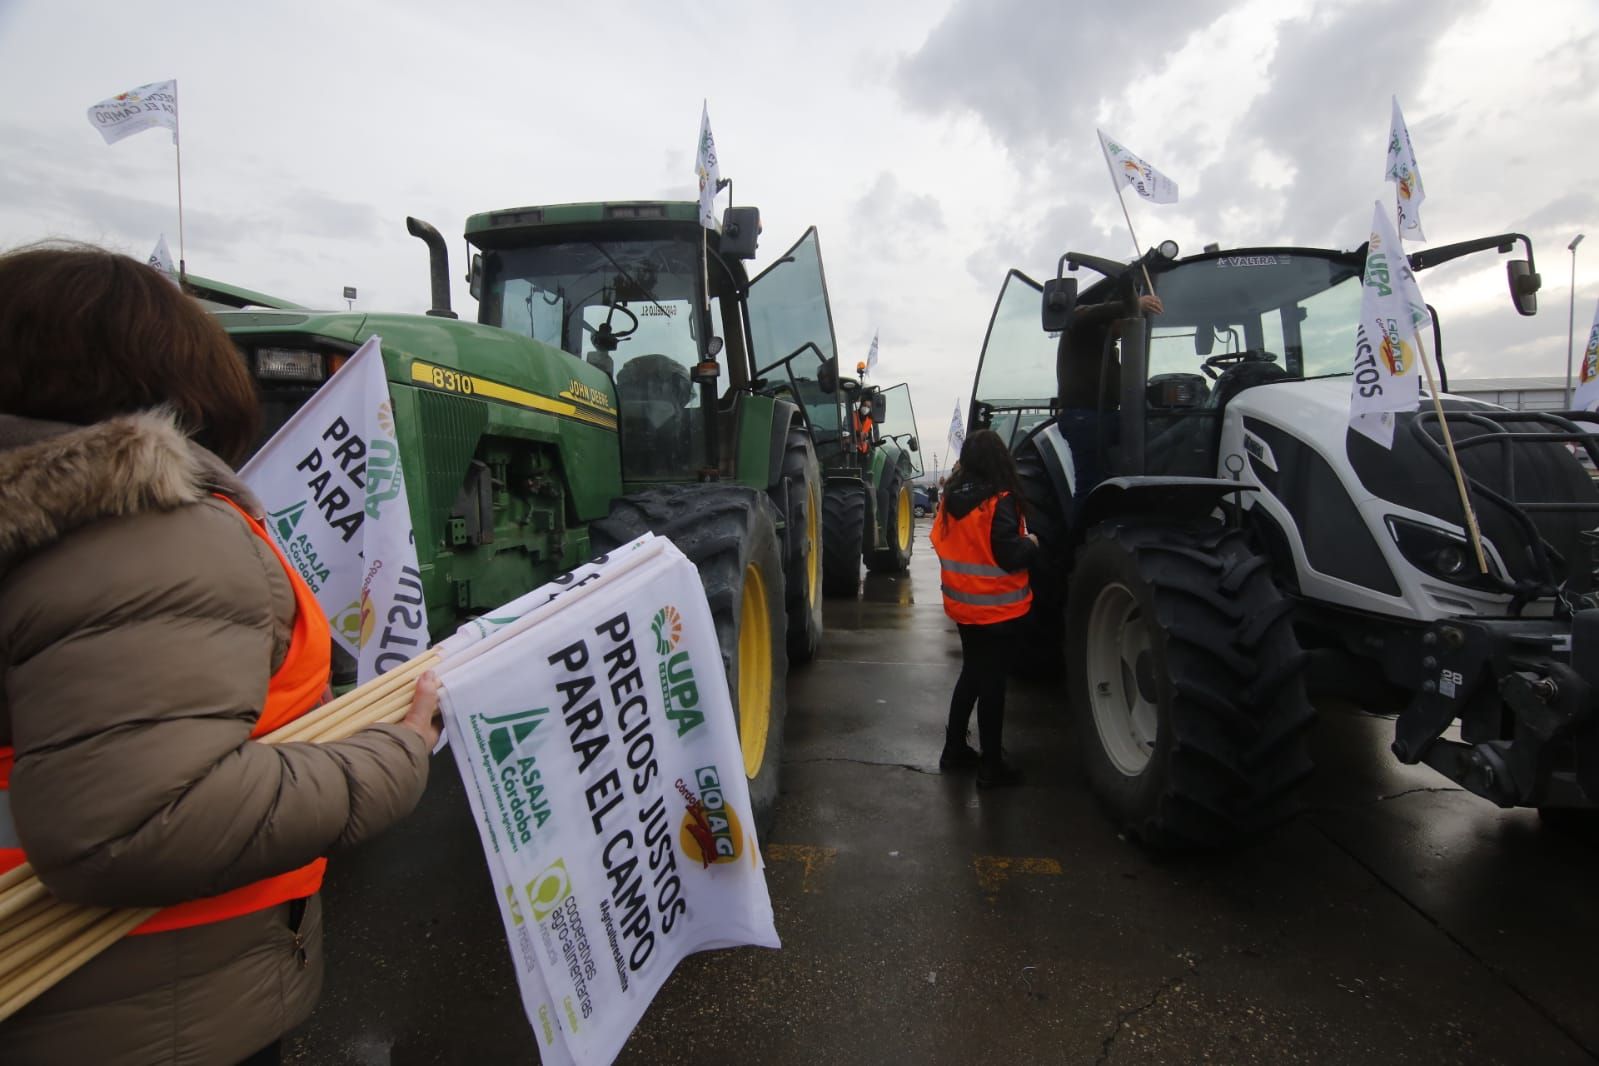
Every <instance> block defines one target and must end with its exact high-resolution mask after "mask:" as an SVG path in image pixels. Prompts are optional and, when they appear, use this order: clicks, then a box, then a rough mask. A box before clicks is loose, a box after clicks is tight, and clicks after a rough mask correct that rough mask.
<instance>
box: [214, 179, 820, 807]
mask: <svg viewBox="0 0 1599 1066" xmlns="http://www.w3.org/2000/svg"><path fill="white" fill-rule="evenodd" d="M408 226H409V229H410V231H411V233H412V234H414V235H416V236H418V237H420V238H422V239H423V240H424V241H426V242H427V244H428V247H429V251H430V258H431V267H432V290H433V297H432V305H433V306H432V310H430V311H429V312H428V314H427V315H426V316H422V315H397V314H368V313H361V312H313V311H306V310H303V309H300V310H278V311H269V310H249V311H233V312H221V313H219V319H220V320H221V322H222V323H223V325H224V327H225V328H226V329H227V330H228V332H229V333H230V334H231V335H232V337H233V339H234V341H235V342H236V343H237V344H238V345H239V347H240V348H241V350H242V351H243V352H244V354H245V356H246V358H247V359H248V360H249V362H250V366H251V368H252V370H253V371H254V373H255V377H256V379H257V381H258V383H259V385H260V389H261V393H262V396H263V404H264V407H265V410H266V415H267V419H266V420H267V423H268V427H269V429H270V428H275V427H276V426H277V425H280V424H281V423H282V422H283V421H284V420H285V419H286V418H287V417H288V416H289V415H290V414H291V413H292V412H293V411H294V410H296V409H298V407H299V406H300V405H301V404H303V403H304V402H305V400H306V399H307V398H309V396H310V395H312V394H313V393H314V392H315V390H316V389H317V388H318V387H320V385H321V383H322V382H323V381H324V380H325V379H326V377H327V376H329V375H330V374H331V373H332V372H333V370H334V369H336V367H337V366H338V365H339V364H340V363H341V362H342V361H343V360H344V359H345V358H347V357H348V355H349V354H350V353H351V352H353V351H354V350H355V349H356V348H357V347H358V346H359V345H360V344H361V343H362V342H363V341H364V340H366V339H367V338H368V337H370V336H372V335H374V334H376V335H379V336H381V337H382V339H383V359H384V364H385V367H386V370H387V374H388V380H389V392H390V397H391V399H392V401H393V405H394V412H395V422H396V428H397V432H398V436H399V441H400V449H401V460H402V463H403V465H404V469H405V474H406V480H407V482H408V485H409V495H410V501H411V512H412V523H413V526H414V528H415V531H416V539H417V552H418V557H419V561H420V563H421V570H422V579H423V587H424V592H425V596H426V600H427V607H428V615H429V621H430V624H431V626H432V628H433V631H434V635H435V636H437V635H440V634H442V633H445V632H448V631H451V630H453V629H454V628H455V627H456V626H457V625H458V624H460V622H461V621H463V620H464V619H466V618H470V617H472V616H474V615H477V614H480V613H482V612H484V611H487V610H490V609H492V608H494V607H496V606H498V605H499V604H501V603H504V602H506V601H507V600H510V599H512V598H513V597H515V596H517V595H519V594H520V593H522V592H525V591H527V590H529V589H531V588H534V587H536V586H537V585H539V584H541V583H543V582H544V581H546V580H548V579H550V578H552V577H554V576H555V575H557V574H559V573H561V572H563V571H565V570H567V569H569V568H571V567H572V566H574V565H576V564H578V563H580V562H582V561H584V560H586V559H589V558H591V557H593V556H595V555H597V554H599V553H601V552H604V551H606V550H608V549H610V548H614V547H616V546H617V545H619V544H621V543H623V542H625V541H627V540H630V539H632V538H633V537H635V536H637V535H638V534H640V533H643V532H645V531H646V530H649V531H653V532H656V533H658V534H662V535H664V536H667V537H669V538H671V539H672V540H673V541H674V542H675V543H676V544H677V546H678V547H679V548H681V549H682V550H683V552H684V553H685V554H686V555H687V556H688V557H689V558H690V559H692V560H693V561H694V562H695V564H696V565H697V566H698V567H699V570H700V573H701V577H702V580H703V582H704V585H705V591H706V595H707V597H708V598H709V601H710V606H711V611H712V614H713V616H714V618H715V622H716V630H717V636H718V639H719V641H720V643H721V648H722V656H723V661H724V663H725V665H726V668H727V675H728V682H729V689H730V691H731V692H732V696H733V702H734V706H735V710H736V713H737V719H738V726H739V736H740V742H741V745H742V748H743V755H744V766H745V772H746V773H747V775H748V776H749V779H750V792H751V798H752V800H753V803H754V806H755V813H756V821H757V824H758V826H759V827H760V829H761V830H762V831H765V830H766V829H767V828H769V826H770V824H771V819H772V812H773V807H774V804H775V801H776V797H777V784H778V767H779V763H780V761H781V749H782V736H783V725H784V718H785V709H786V694H785V685H784V678H785V675H786V673H787V668H788V665H789V664H790V663H791V662H803V661H804V660H806V659H808V658H810V657H811V656H812V655H813V654H814V653H815V650H816V647H817V643H818V641H819V640H820V637H821V633H822V602H821V596H822V590H821V584H822V582H821V548H822V533H821V503H822V497H823V480H822V473H821V467H820V465H819V463H818V460H817V456H816V446H815V443H814V434H815V430H814V429H813V426H812V423H811V420H810V419H809V417H808V415H807V412H806V410H805V408H804V407H803V406H802V405H801V404H800V403H799V402H796V400H795V398H794V397H793V396H792V394H791V392H790V389H789V387H788V385H787V384H786V383H785V382H775V383H774V382H772V381H769V380H767V379H765V378H764V377H763V375H764V374H766V372H767V371H762V372H761V373H757V372H756V369H757V367H761V366H766V367H768V369H769V368H770V367H771V366H773V365H791V364H792V363H794V362H796V361H799V360H807V361H808V363H809V366H810V369H811V373H812V375H813V380H814V381H815V383H816V389H817V391H818V394H819V397H821V398H825V397H827V396H829V395H830V394H831V392H832V391H834V390H836V388H837V381H838V373H837V365H836V359H835V355H834V350H833V340H832V323H831V318H830V315H829V313H828V310H827V306H828V305H827V293H826V287H825V282H824V280H823V277H822V273H821V262H820V259H819V258H816V257H813V258H812V260H811V262H810V263H809V264H799V265H796V264H795V263H794V262H791V261H789V260H781V261H780V263H779V266H777V267H774V268H773V269H772V270H770V271H768V272H767V274H766V275H763V276H762V278H759V279H757V280H756V281H754V282H751V280H750V279H749V277H748V275H747V273H746V271H745V268H744V263H745V261H746V260H748V259H751V258H753V257H754V255H755V247H756V237H757V235H758V233H759V232H760V217H759V212H758V211H757V210H756V209H755V208H753V207H736V208H730V209H728V210H727V212H726V214H725V216H724V218H723V223H722V228H721V231H720V232H719V233H718V232H712V231H708V230H705V229H703V228H702V227H701V226H700V225H699V222H698V205H697V204H694V203H661V202H629V203H592V204H565V205H558V206H547V207H518V208H512V209H509V210H504V211H492V212H487V213H483V214H478V215H473V216H472V217H471V218H470V219H469V220H468V222H467V225H466V239H467V241H468V243H469V244H470V245H471V246H472V247H473V248H474V249H475V253H474V254H473V256H472V260H471V267H470V275H469V281H470V287H471V292H472V294H473V296H474V297H476V298H477V300H478V316H477V317H478V321H477V322H476V323H467V322H461V321H457V320H456V316H455V314H454V312H453V311H452V310H451V309H450V300H449V283H448V263H447V255H446V252H445V247H444V242H443V239H442V238H441V237H440V236H439V235H438V233H437V231H436V230H434V229H433V227H431V226H429V225H427V224H426V223H423V222H419V221H417V220H415V219H411V220H408ZM806 237H807V239H810V240H811V242H812V244H813V245H814V231H811V232H810V233H807V235H806ZM801 244H802V245H803V244H804V241H803V240H802V242H801ZM799 247H800V246H796V249H798V248H799ZM791 254H793V253H791ZM774 276H780V277H781V278H782V279H783V281H782V283H781V285H780V286H779V285H777V284H774V283H772V282H768V281H766V280H765V279H766V278H767V277H774ZM779 290H780V291H779ZM757 307H758V308H759V310H757ZM835 403H836V401H835Z"/></svg>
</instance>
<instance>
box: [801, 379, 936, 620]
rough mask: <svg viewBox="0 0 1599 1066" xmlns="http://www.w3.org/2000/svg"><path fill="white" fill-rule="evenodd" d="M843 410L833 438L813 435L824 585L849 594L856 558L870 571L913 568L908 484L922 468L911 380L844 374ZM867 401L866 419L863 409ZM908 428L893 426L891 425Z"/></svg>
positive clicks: (856, 582) (857, 575) (854, 587)
mask: <svg viewBox="0 0 1599 1066" xmlns="http://www.w3.org/2000/svg"><path fill="white" fill-rule="evenodd" d="M842 391H843V393H844V396H845V403H846V407H847V410H848V412H849V413H848V415H847V416H846V419H845V421H844V423H843V431H842V432H841V433H838V434H835V435H834V438H835V439H834V440H832V441H827V442H822V441H818V443H817V453H818V454H819V455H820V456H821V457H822V466H823V471H824V473H825V475H826V477H827V489H826V496H825V498H824V499H823V502H822V511H823V515H824V518H823V520H822V549H823V550H822V587H823V588H824V589H825V590H826V591H827V593H828V594H829V595H837V596H854V595H855V594H856V593H857V592H858V591H859V589H860V580H861V563H862V561H864V562H865V563H866V569H868V570H870V571H871V572H872V573H874V574H902V573H904V572H905V571H906V570H908V569H909V568H910V562H911V545H912V534H913V532H914V531H915V515H914V514H913V511H912V506H911V488H912V485H913V483H914V482H915V480H916V478H918V477H920V476H921V473H922V464H921V460H920V459H919V458H917V453H918V450H919V447H920V445H919V444H918V443H917V440H916V432H915V429H916V414H915V411H914V410H912V408H911V395H910V392H911V390H910V386H909V385H905V384H899V385H894V386H892V387H890V388H882V387H880V386H877V385H867V384H865V383H864V381H848V380H846V381H845V382H843V390H842ZM866 405H870V409H871V416H870V422H869V423H868V422H867V421H866V419H865V418H863V417H861V415H860V414H859V412H860V411H862V410H863V408H864V407H865V406H866ZM899 426H905V427H908V428H907V429H906V430H904V431H902V432H899V433H894V432H890V430H892V429H893V428H895V427H899Z"/></svg>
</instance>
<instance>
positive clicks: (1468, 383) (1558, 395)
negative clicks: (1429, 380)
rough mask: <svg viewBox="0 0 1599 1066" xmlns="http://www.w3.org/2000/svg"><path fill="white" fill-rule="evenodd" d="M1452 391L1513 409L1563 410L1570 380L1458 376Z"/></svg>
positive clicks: (1453, 381)
mask: <svg viewBox="0 0 1599 1066" xmlns="http://www.w3.org/2000/svg"><path fill="white" fill-rule="evenodd" d="M1448 391H1449V392H1450V393H1451V394H1453V395H1455V396H1469V397H1471V398H1472V399H1473V400H1483V401H1485V402H1487V403H1496V404H1498V405H1499V406H1500V407H1506V408H1509V409H1510V410H1512V411H1563V410H1565V408H1566V379H1565V378H1563V377H1560V378H1455V377H1451V378H1450V379H1449V389H1448Z"/></svg>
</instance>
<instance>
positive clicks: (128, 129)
mask: <svg viewBox="0 0 1599 1066" xmlns="http://www.w3.org/2000/svg"><path fill="white" fill-rule="evenodd" d="M89 125H91V126H93V127H94V128H95V129H97V130H99V131H100V136H102V137H104V138H105V143H107V144H116V143H117V142H118V141H120V140H122V138H124V137H131V136H133V135H134V134H135V133H142V132H144V131H145V130H152V129H155V128H156V127H157V126H164V127H165V128H167V129H169V130H171V131H172V143H173V144H177V143H178V83H177V80H176V79H173V80H171V81H153V82H151V83H150V84H149V85H141V86H139V87H138V88H137V89H129V90H128V91H127V92H125V93H118V94H117V95H115V96H113V97H112V98H111V99H109V100H101V101H100V102H99V103H98V104H94V105H92V106H91V107H90V108H89Z"/></svg>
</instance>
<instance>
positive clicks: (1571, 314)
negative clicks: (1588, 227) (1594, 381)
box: [1566, 233, 1582, 411]
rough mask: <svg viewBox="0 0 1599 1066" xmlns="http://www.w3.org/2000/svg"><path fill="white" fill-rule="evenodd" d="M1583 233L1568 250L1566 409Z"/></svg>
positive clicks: (1568, 407) (1568, 400) (1574, 332)
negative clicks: (1569, 295) (1569, 285)
mask: <svg viewBox="0 0 1599 1066" xmlns="http://www.w3.org/2000/svg"><path fill="white" fill-rule="evenodd" d="M1581 243H1582V234H1580V233H1579V234H1577V235H1576V236H1575V237H1573V238H1571V243H1570V244H1568V245H1566V250H1567V251H1569V252H1570V253H1571V309H1570V311H1568V312H1567V315H1566V410H1568V411H1569V410H1571V350H1572V344H1573V342H1574V341H1575V340H1576V336H1577V245H1579V244H1581Z"/></svg>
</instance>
